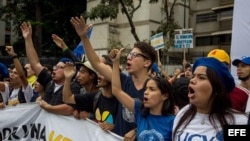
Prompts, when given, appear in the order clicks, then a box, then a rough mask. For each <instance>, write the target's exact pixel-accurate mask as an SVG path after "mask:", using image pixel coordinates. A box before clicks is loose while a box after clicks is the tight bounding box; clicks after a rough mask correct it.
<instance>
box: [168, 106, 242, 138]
mask: <svg viewBox="0 0 250 141" xmlns="http://www.w3.org/2000/svg"><path fill="white" fill-rule="evenodd" d="M189 106H190V105H186V106H185V107H183V108H182V109H181V110H180V111H179V112H178V114H177V115H176V117H175V120H174V126H173V132H174V129H175V128H176V125H177V123H178V122H179V120H180V118H181V117H182V116H183V114H184V113H185V112H186V111H187V109H188V108H189ZM234 118H235V124H236V125H246V124H247V116H246V115H241V114H234ZM216 123H217V125H218V127H219V125H220V124H219V122H218V121H216ZM181 129H182V127H180V128H179V129H178V131H177V133H176V135H173V140H175V141H184V140H186V141H222V140H223V130H222V127H221V128H220V129H219V131H216V130H215V129H214V127H213V126H212V124H211V123H210V122H209V119H208V114H201V113H197V114H196V115H195V116H194V118H193V119H192V120H191V121H190V123H189V124H188V125H187V126H186V127H185V128H184V129H183V131H182V133H181V132H180V130H181Z"/></svg>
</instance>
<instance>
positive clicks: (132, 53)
mask: <svg viewBox="0 0 250 141" xmlns="http://www.w3.org/2000/svg"><path fill="white" fill-rule="evenodd" d="M140 56H141V57H143V58H145V59H149V57H147V56H146V55H144V54H141V53H138V52H130V53H128V55H127V57H130V58H131V59H134V58H136V57H140Z"/></svg>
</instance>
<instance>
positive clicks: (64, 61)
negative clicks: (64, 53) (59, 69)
mask: <svg viewBox="0 0 250 141" xmlns="http://www.w3.org/2000/svg"><path fill="white" fill-rule="evenodd" d="M58 62H63V63H64V64H66V62H71V63H73V61H72V60H71V59H70V58H67V57H64V58H61V59H60V60H59V61H58Z"/></svg>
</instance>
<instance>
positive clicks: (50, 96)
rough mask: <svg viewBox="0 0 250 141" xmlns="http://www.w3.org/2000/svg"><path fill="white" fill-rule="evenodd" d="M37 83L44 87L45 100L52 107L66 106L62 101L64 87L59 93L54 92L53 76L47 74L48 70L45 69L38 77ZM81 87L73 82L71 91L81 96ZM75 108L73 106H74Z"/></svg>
mask: <svg viewBox="0 0 250 141" xmlns="http://www.w3.org/2000/svg"><path fill="white" fill-rule="evenodd" d="M37 81H38V82H39V83H40V84H41V85H42V86H43V88H44V90H45V95H44V100H45V101H46V102H47V103H49V104H51V105H59V104H64V102H63V99H62V91H63V86H62V87H60V88H59V89H58V90H57V91H55V92H54V89H55V83H54V81H53V80H52V77H51V75H50V74H49V73H48V72H47V70H46V69H43V70H42V71H41V72H40V74H39V75H38V78H37ZM80 89H81V86H80V85H79V84H78V83H77V82H74V81H72V83H71V91H72V93H73V94H80ZM72 106H73V105H72Z"/></svg>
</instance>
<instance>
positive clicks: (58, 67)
mask: <svg viewBox="0 0 250 141" xmlns="http://www.w3.org/2000/svg"><path fill="white" fill-rule="evenodd" d="M53 69H55V70H57V69H64V66H53Z"/></svg>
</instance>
